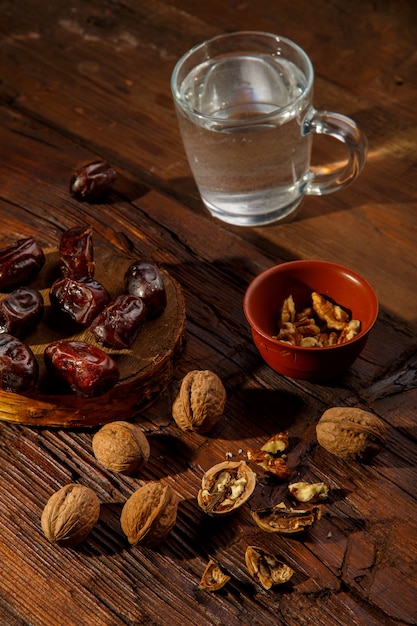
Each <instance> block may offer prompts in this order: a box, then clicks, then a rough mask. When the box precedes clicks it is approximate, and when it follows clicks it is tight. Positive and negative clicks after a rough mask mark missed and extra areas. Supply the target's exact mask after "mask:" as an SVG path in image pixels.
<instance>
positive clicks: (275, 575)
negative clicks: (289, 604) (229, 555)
mask: <svg viewBox="0 0 417 626" xmlns="http://www.w3.org/2000/svg"><path fill="white" fill-rule="evenodd" d="M245 561H246V567H247V568H248V571H249V574H250V575H251V576H252V578H253V579H254V580H256V582H258V583H259V584H261V585H262V587H263V588H264V589H266V590H268V589H271V587H273V586H274V585H283V584H285V583H287V582H288V581H289V580H290V578H291V577H292V576H293V574H294V570H293V569H291V567H290V566H289V565H286V564H285V563H283V562H282V561H280V560H279V559H277V557H276V556H275V555H273V554H271V553H270V552H267V551H266V550H263V549H262V548H258V547H257V546H248V547H247V548H246V552H245Z"/></svg>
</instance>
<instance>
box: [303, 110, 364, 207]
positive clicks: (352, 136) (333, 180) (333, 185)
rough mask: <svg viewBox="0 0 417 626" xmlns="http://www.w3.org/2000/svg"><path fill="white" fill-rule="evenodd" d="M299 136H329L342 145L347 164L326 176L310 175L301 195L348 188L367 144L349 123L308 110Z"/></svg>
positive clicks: (346, 120) (345, 118) (359, 168)
mask: <svg viewBox="0 0 417 626" xmlns="http://www.w3.org/2000/svg"><path fill="white" fill-rule="evenodd" d="M303 132H304V133H305V134H308V133H317V134H322V135H330V136H331V137H334V138H335V139H338V140H339V141H341V142H342V143H344V144H345V146H346V149H347V162H346V163H345V164H344V165H343V166H342V167H340V168H337V169H336V170H333V171H331V172H329V173H326V174H316V173H315V172H312V173H311V174H312V179H311V180H310V182H309V183H308V184H307V185H306V187H305V189H304V193H305V194H309V195H316V196H321V195H324V194H327V193H332V192H333V191H337V190H339V189H342V188H343V187H346V186H347V185H349V184H350V183H351V182H352V181H353V180H354V179H355V178H356V177H357V176H358V175H359V173H360V172H361V170H362V168H363V166H364V165H365V160H366V153H367V146H368V142H367V139H366V137H365V135H364V134H363V133H362V131H361V130H360V129H359V128H358V126H357V125H356V124H355V122H354V121H353V120H351V119H350V118H349V117H346V116H345V115H341V114H340V113H332V112H329V111H316V110H315V109H312V110H311V112H310V115H309V116H308V118H307V119H306V120H305V122H304V125H303Z"/></svg>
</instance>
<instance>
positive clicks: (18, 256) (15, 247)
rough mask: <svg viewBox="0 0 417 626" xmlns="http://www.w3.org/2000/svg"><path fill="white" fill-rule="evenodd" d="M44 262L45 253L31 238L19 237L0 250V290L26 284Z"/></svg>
mask: <svg viewBox="0 0 417 626" xmlns="http://www.w3.org/2000/svg"><path fill="white" fill-rule="evenodd" d="M44 264H45V254H44V252H43V250H42V248H41V246H40V244H39V243H38V242H37V241H36V240H35V239H33V237H27V238H26V239H19V241H16V242H15V243H14V244H12V245H11V246H8V247H7V248H3V249H2V250H0V290H4V291H6V290H8V289H13V288H14V287H20V286H22V285H25V284H27V283H28V282H30V281H31V280H32V278H34V277H35V276H36V275H37V274H38V273H39V272H40V270H41V269H42V267H43V265H44Z"/></svg>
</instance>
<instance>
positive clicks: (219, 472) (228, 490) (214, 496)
mask: <svg viewBox="0 0 417 626" xmlns="http://www.w3.org/2000/svg"><path fill="white" fill-rule="evenodd" d="M255 487H256V474H255V473H254V472H253V471H252V470H251V469H250V467H249V466H248V465H247V464H246V463H245V461H224V462H223V463H218V464H217V465H213V467H211V468H210V469H209V470H207V472H206V473H205V474H204V476H203V478H202V481H201V489H200V491H199V492H198V495H197V502H198V505H199V507H200V508H201V509H202V510H203V511H204V512H205V513H207V514H208V515H222V514H228V513H231V512H232V511H234V510H236V509H237V508H239V507H240V506H242V504H244V503H245V502H247V500H249V498H250V497H251V495H252V494H253V492H254V489H255Z"/></svg>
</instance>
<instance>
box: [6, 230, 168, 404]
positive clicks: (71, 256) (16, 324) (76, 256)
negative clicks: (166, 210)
mask: <svg viewBox="0 0 417 626" xmlns="http://www.w3.org/2000/svg"><path fill="white" fill-rule="evenodd" d="M44 264H45V255H44V252H43V250H42V248H41V246H40V245H39V243H38V242H37V241H36V240H35V239H33V238H31V237H29V238H27V239H21V240H19V241H17V242H16V243H14V244H13V245H11V246H9V247H7V248H4V249H2V250H0V291H2V292H9V293H8V294H7V295H5V296H4V297H3V298H2V299H0V389H2V390H3V391H9V392H14V393H27V392H29V391H31V390H33V389H34V388H35V386H36V384H37V382H38V377H39V364H38V361H37V360H36V357H35V355H34V353H33V352H32V350H31V348H30V347H29V345H27V344H26V343H24V338H25V337H26V336H27V335H28V334H29V333H30V332H31V331H33V330H34V329H35V327H36V326H37V324H39V322H40V321H41V320H42V318H43V315H44V301H43V297H42V294H41V293H40V292H39V291H38V290H36V289H33V288H31V287H28V286H25V285H27V284H28V283H30V281H31V280H32V279H33V278H34V277H35V276H36V275H37V274H38V273H39V272H40V271H41V269H42V267H43V265H44ZM59 269H60V277H59V278H58V279H57V280H56V281H55V282H54V283H53V284H52V286H51V287H50V293H49V296H50V303H51V310H52V312H53V314H54V315H56V316H63V317H64V318H66V319H67V320H68V319H70V320H72V322H73V323H75V324H77V325H78V326H79V327H84V328H89V329H90V331H91V333H92V334H93V336H94V338H95V340H96V344H97V345H94V344H91V343H88V342H85V341H79V340H70V339H68V340H59V341H54V342H52V343H50V344H49V345H48V346H47V347H46V349H45V351H44V360H45V366H46V370H47V372H48V375H50V376H51V377H52V378H53V379H54V380H56V381H57V382H59V383H60V384H63V385H64V388H65V389H67V390H68V391H72V392H73V393H75V394H76V395H78V396H80V397H84V398H90V397H95V396H98V395H100V394H103V393H105V392H106V391H108V390H109V389H111V388H112V387H113V386H114V385H115V384H116V383H117V382H118V380H119V377H120V374H119V369H118V367H117V364H116V363H115V361H114V360H113V359H112V358H111V357H110V356H109V354H107V353H106V352H105V351H104V350H103V349H102V348H103V347H105V348H110V349H114V350H124V349H129V348H130V346H131V345H132V344H133V342H134V341H135V339H136V337H137V336H138V334H139V331H140V330H141V328H142V326H143V324H144V323H145V321H146V320H149V319H154V318H157V317H159V316H160V315H161V314H162V312H163V311H164V309H165V307H166V302H167V300H166V290H165V285H164V282H163V278H162V276H161V273H160V271H159V269H158V268H157V267H156V266H155V265H153V264H151V263H148V262H146V261H142V260H138V261H135V262H133V263H132V264H131V265H130V266H129V267H128V269H127V271H126V273H125V276H124V287H125V292H124V293H122V294H120V295H118V296H116V297H115V298H113V299H112V298H111V297H110V295H109V293H108V291H107V290H106V288H105V286H104V285H102V284H101V283H100V282H99V281H98V280H96V279H95V278H94V270H95V263H94V250H93V241H92V229H91V228H90V227H85V226H76V227H74V228H71V229H69V230H67V231H66V232H65V233H64V234H63V235H62V237H61V240H60V245H59Z"/></svg>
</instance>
